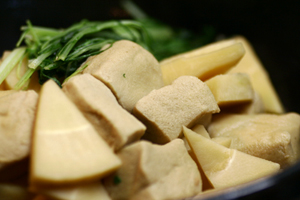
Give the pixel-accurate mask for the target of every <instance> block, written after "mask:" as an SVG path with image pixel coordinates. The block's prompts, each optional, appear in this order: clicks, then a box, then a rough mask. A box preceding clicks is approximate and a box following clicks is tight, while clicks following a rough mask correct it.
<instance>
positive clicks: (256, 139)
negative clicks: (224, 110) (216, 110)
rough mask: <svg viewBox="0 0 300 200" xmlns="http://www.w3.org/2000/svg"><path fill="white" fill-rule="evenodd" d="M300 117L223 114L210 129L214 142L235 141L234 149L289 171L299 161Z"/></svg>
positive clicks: (232, 143) (293, 114) (233, 143)
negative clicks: (222, 140)
mask: <svg viewBox="0 0 300 200" xmlns="http://www.w3.org/2000/svg"><path fill="white" fill-rule="evenodd" d="M299 131H300V115H299V114H296V113H287V114H282V115H275V114H257V115H240V114H219V115H218V116H214V117H213V121H212V123H211V124H210V126H209V127H208V132H209V134H210V135H211V137H212V138H216V137H229V138H231V139H232V140H231V144H230V148H233V149H237V150H239V151H242V152H245V153H247V154H250V155H253V156H256V157H260V158H263V159H266V160H270V161H272V162H276V163H279V164H280V166H281V168H286V167H288V166H290V165H292V164H293V163H295V162H296V161H298V160H299V151H300V146H299V141H300V139H299Z"/></svg>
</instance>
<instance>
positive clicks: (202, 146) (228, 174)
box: [184, 127, 280, 189]
mask: <svg viewBox="0 0 300 200" xmlns="http://www.w3.org/2000/svg"><path fill="white" fill-rule="evenodd" d="M184 135H185V137H186V138H187V141H188V143H189V145H190V146H191V148H192V151H193V152H194V154H195V156H196V158H197V161H198V162H199V165H200V166H201V167H202V169H203V171H204V173H205V175H206V176H207V177H208V179H209V180H210V182H211V183H212V184H213V186H214V188H216V189H217V188H225V187H230V186H235V185H238V184H241V183H246V182H249V181H252V180H255V179H258V178H261V177H264V176H267V175H271V174H274V173H276V172H278V170H279V169H280V166H279V164H277V163H273V162H271V161H267V160H264V159H261V158H257V157H254V156H251V155H248V154H245V153H243V152H240V151H237V150H235V149H228V148H226V147H224V146H222V145H219V144H217V143H215V142H214V141H212V140H210V139H207V138H205V137H203V136H202V135H200V134H197V133H195V132H193V131H192V130H190V129H188V128H186V127H184Z"/></svg>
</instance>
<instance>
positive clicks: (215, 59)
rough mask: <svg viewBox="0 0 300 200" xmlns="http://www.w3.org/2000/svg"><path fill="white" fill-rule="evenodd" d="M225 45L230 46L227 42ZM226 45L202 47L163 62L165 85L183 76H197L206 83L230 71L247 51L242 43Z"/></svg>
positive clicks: (161, 63)
mask: <svg viewBox="0 0 300 200" xmlns="http://www.w3.org/2000/svg"><path fill="white" fill-rule="evenodd" d="M224 44H225V45H228V43H227V42H225V43H224ZM224 44H223V43H221V44H219V45H218V44H213V47H214V48H210V45H209V46H205V47H201V48H200V49H199V50H196V51H195V50H194V51H192V52H187V53H183V54H180V55H177V56H175V57H171V58H167V59H165V60H163V61H161V62H160V65H161V70H162V74H163V79H164V83H165V85H169V84H171V83H172V82H173V81H174V80H175V79H177V78H178V77H180V76H183V75H189V76H196V77H198V78H200V79H201V80H202V81H205V80H207V79H209V78H211V77H213V76H215V75H218V74H221V73H224V72H226V71H227V70H229V69H230V68H231V67H233V66H234V65H235V64H237V63H238V62H239V60H240V59H241V58H242V57H243V55H244V54H245V50H244V48H243V46H242V44H240V43H236V44H230V45H229V46H226V47H224ZM206 48H208V50H206Z"/></svg>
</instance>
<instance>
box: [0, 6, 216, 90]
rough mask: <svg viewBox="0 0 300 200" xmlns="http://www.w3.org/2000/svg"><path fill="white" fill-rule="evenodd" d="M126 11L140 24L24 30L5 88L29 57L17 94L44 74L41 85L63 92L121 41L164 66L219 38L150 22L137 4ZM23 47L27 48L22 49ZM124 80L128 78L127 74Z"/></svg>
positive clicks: (0, 72)
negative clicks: (64, 85) (54, 86)
mask: <svg viewBox="0 0 300 200" xmlns="http://www.w3.org/2000/svg"><path fill="white" fill-rule="evenodd" d="M122 5H123V7H124V9H125V10H126V11H127V12H128V13H129V15H130V16H132V18H134V20H119V21H117V20H112V21H105V22H102V21H88V20H82V21H80V22H79V23H75V24H73V25H72V26H70V27H69V28H66V29H53V28H46V27H39V26H33V25H32V24H31V22H30V21H27V26H24V27H21V30H22V31H23V33H22V34H21V37H20V39H19V41H18V42H17V48H16V49H15V50H14V51H13V52H12V54H11V55H10V56H9V57H8V58H7V59H6V60H5V61H4V62H3V63H2V64H1V66H0V84H1V82H2V81H3V80H4V79H5V78H6V77H7V75H8V74H9V72H10V71H11V70H12V68H13V67H14V66H15V65H16V63H18V62H20V61H21V60H22V59H23V58H24V56H28V58H29V62H28V69H27V72H26V73H25V74H24V75H23V76H22V77H21V79H20V80H19V82H18V83H17V84H16V85H15V87H14V88H15V89H17V90H18V89H20V88H22V87H23V85H24V84H25V83H26V82H27V81H28V80H29V79H30V77H31V76H32V74H33V73H34V72H35V71H38V73H39V83H40V84H43V83H44V82H45V81H47V80H48V79H52V80H54V81H55V82H56V83H57V84H58V85H60V86H61V83H63V82H64V81H65V80H68V79H69V78H70V76H71V77H72V76H74V75H76V74H78V73H80V72H81V71H82V70H83V69H84V68H85V67H87V64H84V65H82V63H84V62H85V61H86V59H87V58H88V57H90V56H93V55H97V54H99V53H101V52H103V51H104V50H106V49H107V48H105V49H104V50H103V47H106V46H107V45H110V46H111V45H112V44H113V43H114V42H115V41H117V40H121V39H127V40H131V41H133V42H136V43H138V44H140V45H141V46H143V47H144V48H145V49H147V50H149V51H150V52H151V53H152V54H153V55H154V56H155V57H156V58H157V59H158V60H159V61H160V60H162V59H164V58H166V57H169V56H172V55H175V54H178V53H182V52H185V51H189V50H191V49H194V48H197V47H199V46H202V45H204V44H207V43H210V42H212V41H213V39H214V37H215V30H214V29H213V28H212V27H209V26H207V27H204V28H203V30H202V33H201V34H196V33H193V32H191V31H189V30H186V29H178V28H172V27H170V26H168V25H166V24H163V23H161V22H160V21H158V20H155V19H153V18H150V17H148V16H147V14H146V13H144V12H143V11H142V10H141V9H140V8H138V7H137V6H136V5H135V4H134V3H132V2H131V1H123V2H122ZM23 44H24V45H25V47H20V46H21V45H23ZM19 66H20V65H19ZM68 77H69V78H68ZM123 77H124V78H126V76H125V74H123Z"/></svg>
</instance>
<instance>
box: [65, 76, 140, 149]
mask: <svg viewBox="0 0 300 200" xmlns="http://www.w3.org/2000/svg"><path fill="white" fill-rule="evenodd" d="M63 91H64V92H65V94H66V95H67V96H68V97H69V98H70V99H71V100H72V101H73V102H74V103H75V105H76V106H77V107H78V108H79V110H80V111H81V112H82V113H83V114H84V116H85V117H86V118H87V119H88V120H89V121H90V122H91V123H92V125H93V126H94V128H95V129H96V130H97V132H98V133H99V134H100V135H101V137H103V138H104V139H105V141H106V142H107V143H108V144H109V145H110V146H111V147H112V148H113V149H114V150H119V149H120V148H122V147H123V146H124V145H126V144H129V143H132V142H134V141H137V140H139V139H140V137H141V136H142V135H143V134H144V132H145V130H146V127H145V126H144V125H143V124H142V123H141V122H140V121H139V120H137V119H136V118H135V117H134V116H133V115H132V114H130V113H129V112H128V111H126V110H125V109H124V108H122V107H121V106H120V104H119V103H118V102H117V100H116V98H115V96H114V95H113V93H112V92H111V91H110V89H109V88H108V87H107V86H106V85H104V84H103V83H102V82H101V81H99V80H98V79H96V78H95V77H93V76H91V75H90V74H82V75H77V76H75V77H73V78H71V79H70V80H69V81H68V82H66V83H65V84H64V85H63Z"/></svg>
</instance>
